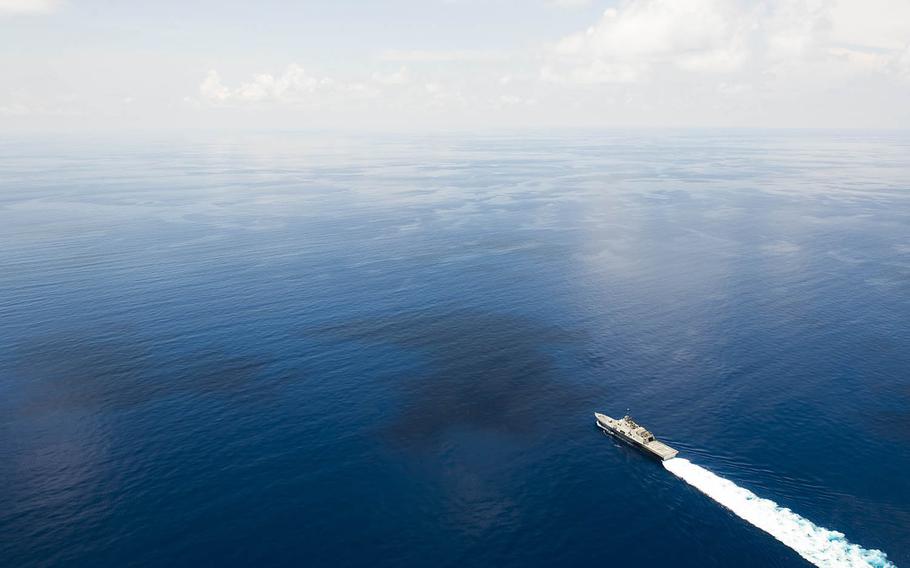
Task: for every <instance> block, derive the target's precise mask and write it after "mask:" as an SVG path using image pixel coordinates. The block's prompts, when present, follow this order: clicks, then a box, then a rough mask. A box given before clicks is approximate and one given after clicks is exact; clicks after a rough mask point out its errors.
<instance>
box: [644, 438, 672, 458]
mask: <svg viewBox="0 0 910 568" xmlns="http://www.w3.org/2000/svg"><path fill="white" fill-rule="evenodd" d="M646 447H647V448H648V449H649V450H651V451H652V452H654V453H655V454H657V456H658V457H660V459H662V460H668V459H670V458H673V457H676V454H678V453H679V452H677V451H676V450H674V449H673V448H671V447H670V446H668V445H666V444H664V443H663V442H660V441H658V440H654V441H653V442H648V443H647V445H646Z"/></svg>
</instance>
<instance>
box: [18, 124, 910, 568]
mask: <svg viewBox="0 0 910 568" xmlns="http://www.w3.org/2000/svg"><path fill="white" fill-rule="evenodd" d="M0 243H2V246H0V481H2V483H0V564H2V565H3V566H10V567H13V566H15V567H20V566H103V565H110V566H151V565H159V566H199V565H204V566H230V565H256V566H275V565H302V566H371V567H381V566H396V567H400V566H429V565H432V566H459V567H463V566H521V567H531V566H582V565H591V564H598V565H605V566H622V565H627V566H699V567H700V566H763V567H765V566H809V564H808V563H807V562H806V560H804V559H803V558H802V557H801V556H800V555H799V554H798V553H797V552H796V551H795V550H794V549H793V548H792V547H789V546H787V545H785V544H784V543H783V542H781V541H780V540H778V539H776V538H775V537H774V536H772V535H771V534H768V533H767V532H764V531H763V530H761V529H759V528H757V527H756V526H753V525H752V524H749V523H748V522H746V521H744V520H743V518H740V516H742V515H740V514H739V513H736V514H735V511H734V510H731V509H728V508H725V507H724V506H722V505H721V504H720V503H719V502H718V501H715V500H713V499H712V498H711V497H709V496H708V494H706V493H705V492H702V491H699V490H698V489H697V488H696V487H695V486H693V485H689V484H687V483H685V482H683V481H682V480H681V479H680V478H679V477H677V476H676V475H673V474H672V473H671V472H669V471H667V470H666V469H665V468H663V467H661V465H660V464H659V463H657V462H654V461H650V460H648V459H646V458H645V457H643V456H642V455H641V454H639V453H637V452H636V451H634V450H633V449H631V448H628V447H626V446H622V445H619V444H617V443H616V442H614V441H613V440H612V439H610V438H607V437H605V436H604V435H603V434H602V433H601V432H600V431H599V430H598V429H597V428H596V427H595V426H594V424H593V418H592V413H593V412H594V411H595V410H598V411H602V412H606V413H607V414H611V415H622V414H624V413H625V412H626V409H627V408H628V409H631V412H632V414H633V415H634V416H635V417H636V418H638V419H639V420H640V421H641V422H642V423H644V424H645V425H647V426H648V427H650V428H651V429H652V430H653V431H654V432H655V433H656V434H657V435H658V436H659V437H660V438H662V439H665V440H666V441H667V442H668V443H670V444H671V445H673V446H674V447H676V448H678V449H679V450H680V452H681V453H680V456H681V458H685V459H687V460H690V461H691V462H693V463H695V464H698V465H700V466H702V467H704V468H706V469H707V470H710V472H713V473H714V474H716V475H717V476H721V477H723V478H726V479H727V480H729V481H731V482H733V483H734V484H735V486H736V487H737V488H742V489H743V490H745V491H747V492H752V493H754V494H755V495H757V496H759V497H761V498H764V499H768V500H771V501H773V504H776V506H779V507H786V508H789V509H791V510H792V511H794V512H795V513H798V514H799V515H800V516H801V517H803V518H805V519H808V520H811V522H812V523H814V524H815V525H817V526H818V527H825V528H827V529H829V530H832V531H840V532H842V533H843V534H844V535H846V539H848V540H849V541H850V542H851V543H855V544H856V545H859V546H862V547H864V548H865V549H869V550H871V549H879V550H881V551H883V552H884V553H886V554H887V557H888V560H890V561H891V562H893V563H895V564H896V565H898V566H907V565H910V474H908V472H910V326H908V322H910V135H908V134H901V133H883V132H775V131H742V132H740V131H720V132H659V131H653V132H588V133H559V134H546V133H538V134H535V135H529V134H523V135H514V136H507V135H498V136H467V135H465V136H454V135H453V136H369V137H368V136H353V135H349V136H340V135H328V134H309V133H308V134H302V133H271V134H220V135H214V134H212V135H185V136H177V135H167V136H166V135H148V134H146V135H141V136H136V137H132V138H131V137H125V136H124V137H104V136H96V137H88V136H83V137H75V136H63V137H45V136H31V137H24V136H23V137H10V136H7V137H5V138H2V139H0ZM674 473H675V472H674ZM750 494H751V493H750ZM741 495H746V494H745V493H743V494H741ZM746 498H747V499H751V498H749V497H748V495H746Z"/></svg>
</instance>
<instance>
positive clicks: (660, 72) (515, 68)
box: [0, 0, 910, 132]
mask: <svg viewBox="0 0 910 568" xmlns="http://www.w3.org/2000/svg"><path fill="white" fill-rule="evenodd" d="M610 127H619V128H628V127H646V128H676V127H705V128H714V127H731V128H736V127H768V128H901V129H904V128H910V0H751V1H750V0H382V1H379V0H376V1H372V2H367V1H363V0H361V1H354V0H322V1H317V0H310V1H307V0H301V1H297V2H291V1H279V0H260V1H256V2H253V1H248V2H239V1H232V0H217V1H216V0H195V1H193V0H184V1H169V0H158V1H156V2H139V1H124V0H120V1H113V0H104V1H102V0H0V132H2V131H23V130H24V131H30V130H34V131H47V130H52V131H53V130H61V131H67V130H77V131H85V130H109V129H131V128H143V129H185V128H203V129H207V128H240V129H245V128H255V129H262V128H267V129H268V128H281V129H306V128H313V129H341V130H360V129H365V130H439V129H446V130H449V129H451V130H461V129H480V130H495V129H499V128H502V129H521V128H530V129H541V128H610Z"/></svg>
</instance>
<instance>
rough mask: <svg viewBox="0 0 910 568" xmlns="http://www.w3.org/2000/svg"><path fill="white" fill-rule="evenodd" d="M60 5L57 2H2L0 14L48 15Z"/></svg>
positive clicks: (5, 0)
mask: <svg viewBox="0 0 910 568" xmlns="http://www.w3.org/2000/svg"><path fill="white" fill-rule="evenodd" d="M58 5H59V2H57V1H56V0H0V14H48V13H50V12H53V11H54V10H56V9H57V7H58Z"/></svg>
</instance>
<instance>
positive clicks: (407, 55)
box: [378, 49, 508, 63]
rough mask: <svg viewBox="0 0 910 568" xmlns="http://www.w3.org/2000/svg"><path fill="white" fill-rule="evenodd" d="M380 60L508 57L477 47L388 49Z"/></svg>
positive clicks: (476, 59) (435, 61)
mask: <svg viewBox="0 0 910 568" xmlns="http://www.w3.org/2000/svg"><path fill="white" fill-rule="evenodd" d="M378 59H379V60H380V61H396V62H404V63H456V62H459V63H465V62H475V63H476V62H483V61H503V60H505V59H508V55H507V54H506V53H503V52H500V51H488V50H479V49H451V50H429V49H390V50H386V51H383V52H382V53H380V54H379V56H378Z"/></svg>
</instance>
